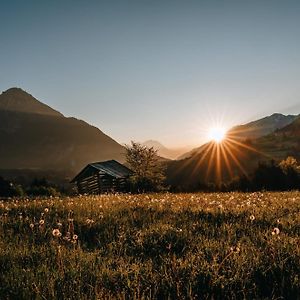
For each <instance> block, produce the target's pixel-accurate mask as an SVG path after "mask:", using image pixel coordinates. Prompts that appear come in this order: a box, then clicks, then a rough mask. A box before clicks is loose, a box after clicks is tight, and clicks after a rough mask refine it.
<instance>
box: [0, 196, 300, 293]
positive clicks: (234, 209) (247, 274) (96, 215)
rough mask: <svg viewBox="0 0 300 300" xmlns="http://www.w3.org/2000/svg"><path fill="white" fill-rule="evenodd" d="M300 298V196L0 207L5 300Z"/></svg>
mask: <svg viewBox="0 0 300 300" xmlns="http://www.w3.org/2000/svg"><path fill="white" fill-rule="evenodd" d="M212 298H213V299H253V298H256V299H299V298H300V193H299V192H285V193H267V192H264V193H211V194H206V193H197V194H169V193H165V194H147V195H121V194H119V195H118V194H117V195H101V196H78V197H62V198H45V199H43V198H36V199H3V200H1V201H0V299H212Z"/></svg>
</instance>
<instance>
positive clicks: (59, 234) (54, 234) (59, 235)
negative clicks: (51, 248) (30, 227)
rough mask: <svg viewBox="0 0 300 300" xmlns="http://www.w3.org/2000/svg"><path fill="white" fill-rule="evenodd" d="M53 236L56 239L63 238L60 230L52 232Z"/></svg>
mask: <svg viewBox="0 0 300 300" xmlns="http://www.w3.org/2000/svg"><path fill="white" fill-rule="evenodd" d="M52 235H53V236H54V237H61V232H60V231H59V229H57V228H56V229H53V230H52Z"/></svg>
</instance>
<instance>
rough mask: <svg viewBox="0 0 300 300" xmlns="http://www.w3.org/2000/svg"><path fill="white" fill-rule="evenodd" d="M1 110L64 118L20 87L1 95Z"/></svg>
mask: <svg viewBox="0 0 300 300" xmlns="http://www.w3.org/2000/svg"><path fill="white" fill-rule="evenodd" d="M0 110H2V111H12V112H22V113H31V114H40V115H50V116H56V117H63V115H62V114H61V113H60V112H58V111H56V110H54V109H52V108H51V107H49V106H48V105H46V104H44V103H42V102H40V101H39V100H37V99H36V98H34V97H33V96H32V95H30V94H29V93H27V92H26V91H24V90H22V89H21V88H18V87H13V88H10V89H8V90H6V91H4V92H3V93H2V94H1V95H0Z"/></svg>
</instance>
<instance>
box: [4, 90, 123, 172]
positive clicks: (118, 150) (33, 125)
mask: <svg viewBox="0 0 300 300" xmlns="http://www.w3.org/2000/svg"><path fill="white" fill-rule="evenodd" d="M0 140H1V141H2V142H1V144H0V166H1V169H2V170H4V169H6V170H7V169H9V170H18V169H30V170H43V171H45V170H52V171H55V172H61V171H64V172H66V173H68V174H70V176H72V175H74V174H75V173H76V172H78V171H79V170H80V169H81V168H82V167H84V166H85V165H86V164H87V163H90V162H95V161H101V160H109V159H116V160H119V161H121V162H123V161H124V153H125V151H124V147H123V146H121V145H120V144H118V143H117V142H116V141H115V140H113V139H112V138H110V137H109V136H107V135H106V134H104V133H103V132H102V131H101V130H99V129H98V128H96V127H94V126H91V125H89V124H88V123H86V122H84V121H81V120H77V119H75V118H66V117H64V116H63V115H62V114H61V113H59V112H58V111H56V110H54V109H52V108H51V107H49V106H47V105H45V104H43V103H42V102H40V101H38V100H37V99H35V98H34V97H33V96H31V95H30V94H28V93H26V92H25V91H23V90H21V89H19V88H12V89H9V90H7V91H5V92H3V93H2V94H1V95H0ZM0 175H1V172H0Z"/></svg>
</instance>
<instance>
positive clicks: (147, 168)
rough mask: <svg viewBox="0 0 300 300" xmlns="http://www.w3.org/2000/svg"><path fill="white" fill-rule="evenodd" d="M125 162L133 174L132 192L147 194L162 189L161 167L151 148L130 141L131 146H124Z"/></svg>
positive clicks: (163, 178)
mask: <svg viewBox="0 0 300 300" xmlns="http://www.w3.org/2000/svg"><path fill="white" fill-rule="evenodd" d="M126 160H127V163H128V165H129V167H130V169H131V170H132V171H133V172H134V175H133V176H132V177H131V184H132V189H133V191H136V192H149V191H160V190H162V189H163V184H164V180H165V176H164V172H163V166H162V163H161V162H159V159H158V155H157V151H156V150H155V149H154V148H153V147H146V146H143V145H141V144H140V143H137V142H133V141H132V142H131V145H127V146H126Z"/></svg>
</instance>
